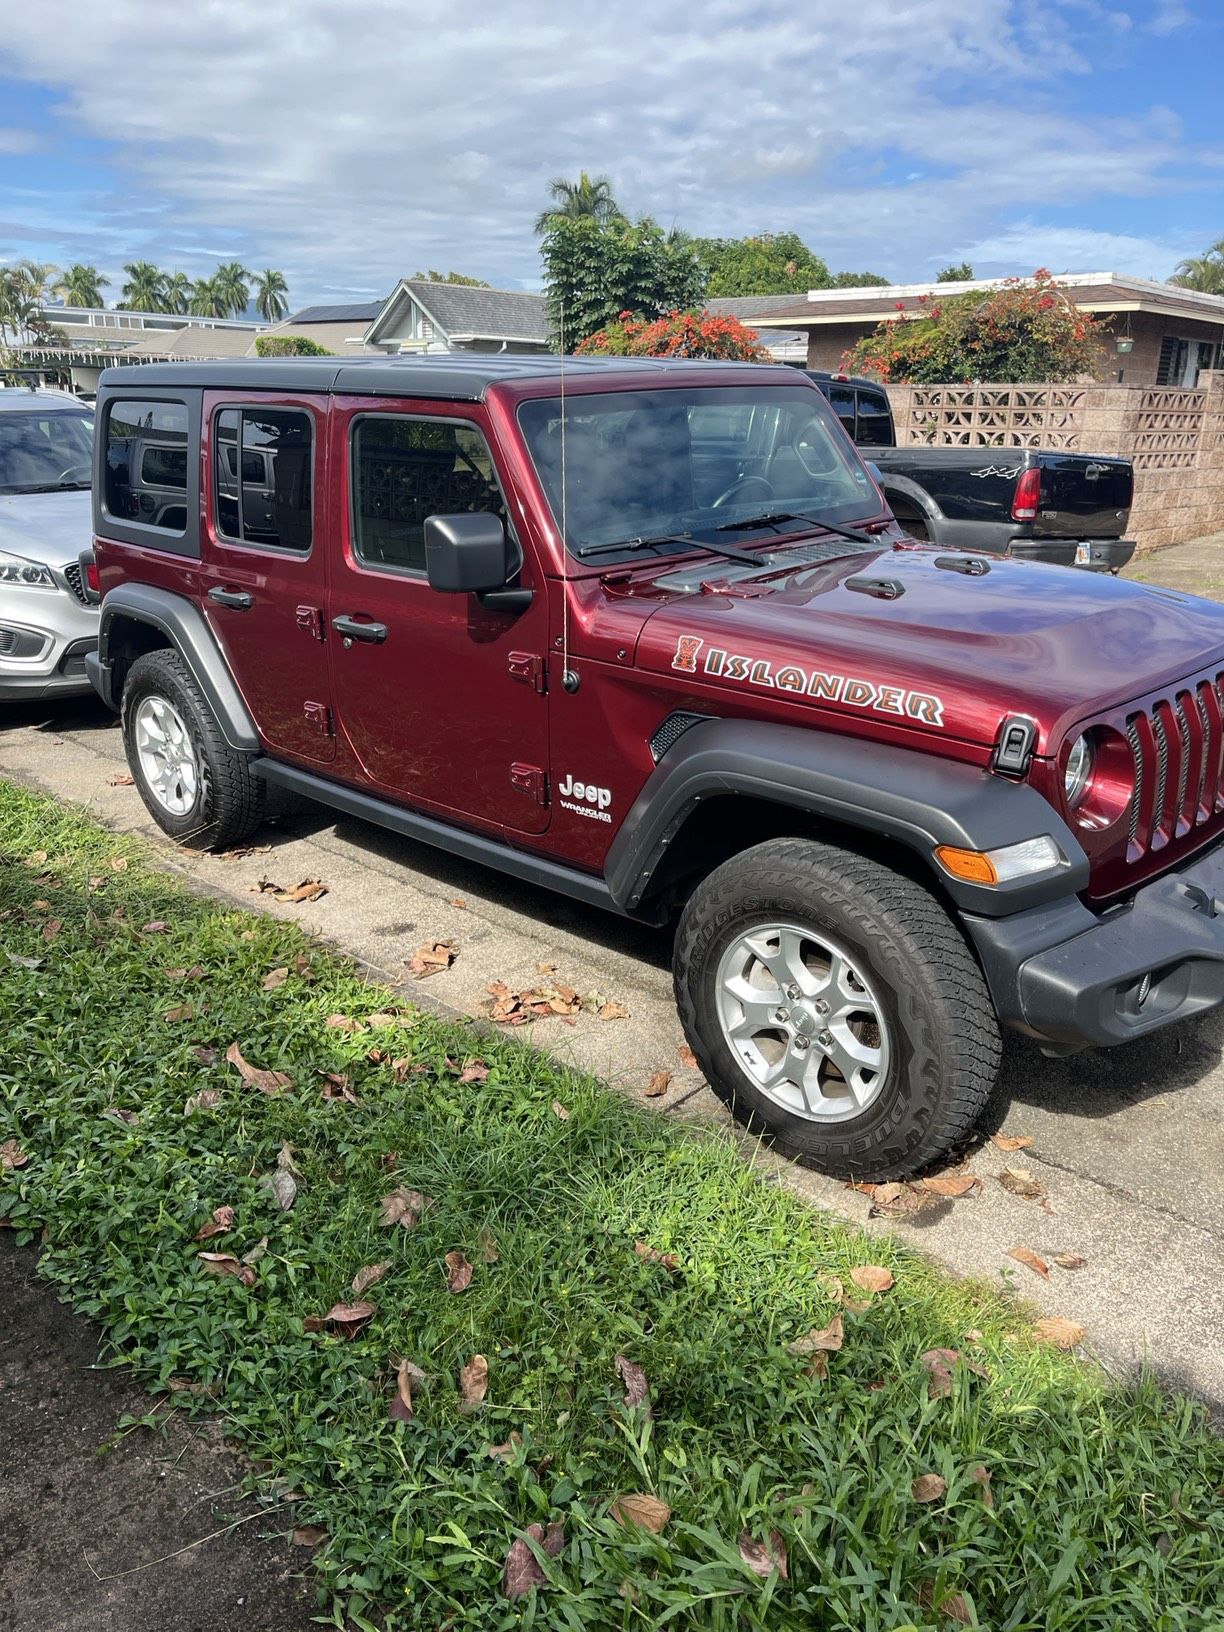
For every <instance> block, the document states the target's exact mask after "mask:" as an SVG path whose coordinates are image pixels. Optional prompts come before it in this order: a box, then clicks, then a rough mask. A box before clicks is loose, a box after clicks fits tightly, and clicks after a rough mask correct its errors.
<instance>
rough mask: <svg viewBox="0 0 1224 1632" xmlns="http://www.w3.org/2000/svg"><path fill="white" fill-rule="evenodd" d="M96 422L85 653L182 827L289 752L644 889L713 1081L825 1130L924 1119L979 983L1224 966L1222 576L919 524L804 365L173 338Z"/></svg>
mask: <svg viewBox="0 0 1224 1632" xmlns="http://www.w3.org/2000/svg"><path fill="white" fill-rule="evenodd" d="M96 458H97V468H96V474H95V482H94V495H95V505H96V514H95V523H94V529H95V534H96V539H95V551H96V566H95V568H94V573H95V581H96V582H97V583H98V585H99V587H100V590H101V594H102V612H101V630H100V642H99V648H98V652H97V655H96V657H94V658H92V659H91V661H90V669H91V673H92V677H93V681H94V684H95V685H96V687H97V689H98V691H99V692H100V694H101V695H102V697H103V698H105V699H106V701H107V702H108V703H110V704H111V706H112V707H114V708H116V709H119V710H121V712H122V716H123V729H124V738H125V741H126V745H127V753H128V760H129V763H130V765H131V769H132V775H133V776H134V778H135V780H136V783H137V786H138V787H139V789H140V793H141V795H142V797H143V799H144V801H145V803H146V805H147V806H148V808H149V810H150V811H151V812H152V814H153V816H154V818H155V819H156V820H157V822H158V823H159V824H160V825H161V827H162V828H163V829H164V830H165V831H166V832H167V833H170V834H172V835H173V836H175V837H176V838H179V839H182V840H185V841H186V840H189V841H190V842H191V843H193V844H196V845H214V846H218V847H223V846H227V845H232V844H234V843H235V842H236V841H237V840H239V839H241V838H242V837H244V836H245V835H246V834H248V833H249V832H250V831H251V830H252V829H253V828H254V827H255V826H256V825H257V824H258V822H259V820H260V814H261V810H262V808H263V802H264V793H265V788H266V785H267V784H269V783H274V784H279V785H281V786H282V787H285V788H289V789H292V790H296V791H298V792H300V793H303V794H307V795H310V796H311V797H313V798H315V799H318V800H322V801H323V802H325V803H326V804H328V805H331V806H333V807H335V808H337V809H339V810H341V811H344V812H346V813H348V814H350V815H356V816H361V817H364V818H366V819H368V820H370V821H372V822H378V823H381V824H382V825H384V826H386V827H389V828H392V829H394V830H395V831H397V832H400V833H403V834H407V835H409V836H411V837H412V838H414V839H419V840H424V841H426V842H428V843H431V844H435V845H438V846H440V847H441V848H443V849H445V850H449V851H451V852H453V853H456V854H459V855H461V856H464V857H467V858H469V859H474V860H478V861H482V862H485V863H487V864H488V865H489V866H492V867H497V868H501V869H503V870H504V871H506V872H509V873H512V874H514V875H516V876H517V877H519V878H521V879H525V880H529V881H531V882H533V883H537V884H540V885H544V886H547V887H549V888H551V889H554V890H559V891H562V892H563V893H565V894H567V895H570V896H573V897H575V898H577V899H578V900H580V901H584V902H587V903H590V904H592V905H597V906H601V907H605V908H608V909H610V910H612V911H615V912H620V913H624V914H628V915H630V916H633V917H636V918H639V919H643V920H645V921H647V922H649V923H653V924H659V925H662V924H667V923H669V922H670V921H672V919H673V917H675V918H676V919H677V920H678V921H677V923H676V929H675V959H674V968H675V989H676V999H677V1003H678V1005H679V1009H680V1015H681V1018H682V1020H683V1023H684V1029H685V1033H686V1035H687V1036H688V1039H689V1041H690V1043H691V1044H692V1047H693V1049H694V1052H695V1053H696V1056H697V1059H698V1061H699V1062H700V1064H701V1067H702V1069H703V1071H704V1072H705V1074H706V1076H707V1077H708V1079H709V1081H710V1083H711V1085H712V1086H713V1087H714V1089H715V1091H716V1092H717V1093H718V1094H719V1095H720V1096H721V1097H722V1098H723V1099H724V1100H725V1101H726V1103H727V1104H728V1105H729V1106H731V1107H732V1108H733V1110H734V1111H735V1113H736V1115H737V1116H739V1117H741V1118H742V1119H743V1120H744V1121H745V1122H747V1123H748V1124H749V1125H750V1126H752V1127H753V1128H756V1129H758V1130H760V1131H762V1132H766V1133H768V1134H770V1135H772V1136H773V1137H774V1138H775V1139H777V1141H778V1142H779V1143H780V1144H781V1146H782V1147H783V1148H784V1149H786V1150H788V1151H790V1152H792V1153H795V1154H798V1155H800V1156H802V1157H804V1158H806V1159H808V1160H809V1161H811V1162H813V1163H814V1164H815V1165H817V1166H819V1167H821V1168H823V1169H825V1170H826V1171H828V1172H832V1173H838V1174H849V1175H866V1176H881V1175H903V1174H907V1173H912V1172H914V1171H915V1170H918V1169H921V1168H923V1167H924V1166H926V1165H928V1164H930V1163H931V1162H933V1161H935V1160H936V1159H937V1158H938V1157H940V1156H941V1155H942V1154H943V1153H945V1152H946V1151H947V1150H948V1148H949V1147H950V1146H951V1145H953V1144H955V1143H956V1141H958V1140H959V1139H961V1138H962V1137H963V1136H964V1135H965V1134H966V1133H967V1132H968V1130H969V1129H970V1127H971V1126H972V1125H973V1122H974V1120H975V1118H976V1117H977V1116H978V1114H979V1112H980V1111H981V1109H982V1107H983V1105H984V1104H985V1102H986V1099H987V1097H988V1095H989V1093H990V1090H991V1085H992V1083H993V1082H994V1079H995V1073H996V1068H997V1064H998V1059H999V1028H1000V1025H1001V1024H1002V1025H1006V1026H1011V1027H1014V1028H1015V1029H1017V1030H1019V1031H1022V1032H1024V1033H1027V1034H1028V1035H1029V1036H1031V1037H1034V1038H1035V1039H1037V1041H1038V1042H1039V1043H1040V1044H1041V1045H1042V1046H1043V1047H1044V1048H1045V1049H1047V1050H1048V1051H1049V1052H1051V1053H1063V1052H1069V1051H1071V1050H1074V1049H1077V1048H1082V1047H1085V1046H1088V1045H1099V1044H1108V1043H1118V1042H1122V1041H1124V1040H1126V1039H1128V1038H1132V1037H1136V1036H1139V1035H1141V1034H1142V1033H1144V1032H1147V1031H1150V1030H1151V1029H1152V1028H1153V1027H1156V1026H1160V1025H1164V1024H1166V1023H1167V1022H1169V1021H1171V1020H1175V1019H1179V1018H1181V1017H1182V1016H1185V1015H1189V1014H1193V1013H1196V1012H1198V1011H1200V1010H1202V1009H1205V1008H1208V1007H1211V1006H1213V1005H1215V1004H1217V1003H1219V1002H1220V1001H1221V999H1222V998H1224V961H1222V960H1224V917H1221V916H1219V898H1220V897H1221V896H1224V847H1222V846H1221V843H1220V840H1221V836H1222V835H1224V776H1222V755H1224V690H1222V689H1221V687H1222V682H1224V609H1222V608H1219V607H1216V606H1214V605H1209V604H1207V603H1206V602H1203V601H1199V600H1196V599H1194V598H1192V597H1186V596H1182V595H1172V594H1168V593H1166V592H1164V591H1154V590H1150V589H1147V588H1144V587H1143V586H1141V585H1138V584H1134V583H1122V582H1114V581H1101V580H1099V579H1095V578H1091V577H1088V576H1086V575H1081V574H1075V573H1069V572H1066V571H1065V570H1063V569H1061V568H1058V567H1048V566H1039V565H1030V564H1025V563H1021V562H1014V561H1008V560H1000V559H998V558H990V559H988V558H987V557H986V556H984V555H976V554H974V553H973V552H972V551H968V552H967V551H965V550H963V549H962V550H958V551H956V552H943V551H940V550H939V549H932V548H930V547H925V546H917V545H914V544H912V543H910V542H908V541H906V540H904V539H903V538H902V535H901V533H900V530H899V529H898V527H897V525H896V523H895V522H894V520H893V518H892V517H891V515H890V514H889V511H888V509H887V506H886V505H885V503H884V501H883V499H882V497H881V494H880V492H879V489H878V488H877V487H876V485H875V483H874V481H873V480H872V478H871V476H870V474H869V473H868V471H867V470H866V469H865V467H864V466H863V464H862V462H861V460H860V459H859V457H858V455H857V453H856V452H855V450H854V447H853V446H852V444H851V443H850V441H849V439H848V438H847V437H846V435H845V433H844V432H843V431H842V429H841V428H840V426H839V425H838V423H837V420H836V418H835V416H834V414H833V412H832V410H831V409H830V407H829V405H828V404H827V402H826V401H825V399H824V398H823V396H822V395H821V394H820V392H819V391H817V390H816V389H815V387H814V386H812V385H811V384H810V383H809V382H808V381H807V380H805V379H803V378H802V377H800V376H798V375H796V373H794V372H793V371H791V370H788V369H785V368H769V367H761V366H757V365H742V364H703V363H654V362H636V363H629V362H616V361H607V360H598V361H594V360H592V361H578V360H565V361H564V362H562V361H561V360H559V359H557V358H555V357H538V358H516V357H497V356H488V357H475V356H473V357H466V358H463V359H458V358H444V359H433V358H424V359H386V360H383V359H370V360H360V361H358V360H352V361H349V360H344V359H339V358H327V359H317V360H315V359H310V360H306V359H299V360H293V361H286V362H279V361H278V362H273V361H266V362H236V363H207V364H185V365H182V366H180V365H176V364H158V365H153V366H150V367H146V368H142V369H140V370H135V369H120V370H112V371H108V372H107V373H105V374H104V375H103V377H102V383H101V389H100V392H99V396H98V435H97V454H96ZM542 910H543V909H542Z"/></svg>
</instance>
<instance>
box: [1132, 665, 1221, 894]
mask: <svg viewBox="0 0 1224 1632" xmlns="http://www.w3.org/2000/svg"><path fill="white" fill-rule="evenodd" d="M1126 736H1127V740H1128V741H1129V743H1130V749H1131V754H1132V756H1133V757H1134V761H1135V786H1134V792H1133V793H1132V795H1131V802H1130V809H1129V811H1128V812H1127V858H1126V859H1127V860H1128V861H1129V862H1137V861H1140V860H1142V859H1143V858H1144V857H1146V856H1150V855H1151V854H1152V853H1153V852H1154V851H1157V850H1163V849H1164V848H1165V846H1166V845H1169V844H1173V843H1175V842H1176V841H1177V840H1178V839H1181V838H1184V837H1185V836H1186V835H1187V834H1190V833H1192V832H1193V831H1194V830H1195V829H1196V828H1205V827H1207V826H1208V824H1211V823H1214V822H1215V819H1216V818H1217V817H1218V816H1219V815H1220V814H1221V813H1222V812H1224V674H1217V675H1214V676H1211V677H1208V678H1204V679H1197V680H1189V681H1185V682H1183V683H1182V684H1181V685H1180V686H1178V687H1177V688H1175V689H1174V690H1172V691H1171V692H1169V693H1167V694H1166V695H1165V696H1163V697H1158V698H1156V699H1155V700H1154V701H1152V702H1150V703H1149V704H1148V705H1147V706H1146V707H1145V708H1143V709H1142V710H1141V711H1140V712H1139V713H1133V714H1129V715H1128V716H1127V719H1126Z"/></svg>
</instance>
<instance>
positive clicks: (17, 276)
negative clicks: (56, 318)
mask: <svg viewBox="0 0 1224 1632" xmlns="http://www.w3.org/2000/svg"><path fill="white" fill-rule="evenodd" d="M55 271H56V269H55V267H53V266H46V265H44V264H43V263H42V262H41V261H29V260H25V261H18V262H17V263H16V265H14V266H0V352H2V351H4V350H5V349H6V348H7V347H8V346H11V345H16V344H18V343H19V342H21V341H27V340H28V341H41V342H43V343H44V344H50V343H51V342H52V341H54V340H55V339H57V338H59V336H58V334H57V331H56V330H55V329H53V328H52V326H51V324H50V323H49V322H48V321H47V319H46V318H45V317H43V316H42V313H41V311H40V307H41V306H42V303H43V301H44V300H45V299H46V296H47V289H48V285H49V282H50V279H51V278H52V277H53V276H54V274H55ZM0 361H3V358H2V357H0Z"/></svg>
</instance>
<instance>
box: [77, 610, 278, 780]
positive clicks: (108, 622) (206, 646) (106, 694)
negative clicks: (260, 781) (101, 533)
mask: <svg viewBox="0 0 1224 1632" xmlns="http://www.w3.org/2000/svg"><path fill="white" fill-rule="evenodd" d="M124 622H134V623H144V624H151V625H152V627H153V628H155V629H158V630H160V631H161V633H162V634H163V635H165V637H166V640H167V641H168V643H169V644H170V645H171V646H172V647H173V648H174V650H175V651H176V652H177V653H178V655H179V656H180V657H181V658H182V660H183V662H184V663H186V665H187V667H188V668H189V669H190V670H191V674H192V678H193V679H194V680H195V682H196V684H197V685H198V686H199V688H200V690H201V691H202V692H203V693H204V696H205V698H206V699H207V701H208V705H209V707H210V708H211V709H212V711H213V714H214V715H215V716H216V719H217V723H218V725H219V726H220V727H221V732H222V734H223V736H224V737H225V740H226V742H228V743H229V745H230V747H231V748H234V749H236V750H238V752H240V753H246V754H253V753H258V752H259V746H260V745H259V733H258V732H257V731H256V729H255V722H254V720H253V719H252V718H251V714H250V710H249V709H248V708H247V706H246V703H245V702H244V701H243V698H242V693H241V692H240V691H239V690H238V687H237V686H236V685H235V684H234V678H233V676H232V674H231V673H230V670H229V665H228V663H227V662H226V660H225V656H224V654H223V653H222V651H221V648H220V647H219V646H218V644H217V639H216V636H215V635H214V634H213V632H212V630H211V629H210V628H209V627H208V623H207V621H206V620H205V617H204V614H203V613H202V612H201V611H200V609H199V607H198V606H196V604H195V602H194V601H189V600H188V599H187V597H186V596H185V595H176V594H174V592H173V591H172V590H168V589H158V588H156V587H154V586H153V585H151V584H120V585H119V586H118V587H117V588H116V589H112V590H110V591H109V592H108V593H107V595H106V596H105V598H104V599H103V602H102V610H101V613H100V624H99V630H98V653H97V663H96V666H95V667H94V668H92V669H91V671H90V672H91V678H92V679H93V682H94V685H95V687H96V688H97V690H98V691H99V692H100V693H101V695H102V698H103V701H104V702H106V703H108V704H109V705H110V707H111V708H114V709H117V708H118V707H119V703H120V701H121V699H120V698H118V697H116V696H115V695H114V676H113V672H112V671H113V661H112V656H111V647H112V641H113V639H114V636H115V634H116V632H117V631H118V630H120V629H121V628H122V626H123V624H124Z"/></svg>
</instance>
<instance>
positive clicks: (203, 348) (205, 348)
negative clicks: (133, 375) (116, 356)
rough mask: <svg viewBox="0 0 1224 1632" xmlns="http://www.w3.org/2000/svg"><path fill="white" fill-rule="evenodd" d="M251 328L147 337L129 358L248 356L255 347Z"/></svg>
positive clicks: (129, 350)
mask: <svg viewBox="0 0 1224 1632" xmlns="http://www.w3.org/2000/svg"><path fill="white" fill-rule="evenodd" d="M254 342H255V337H254V336H253V335H252V333H251V331H250V329H172V330H169V331H165V330H163V331H162V332H161V333H160V334H158V333H153V334H147V335H146V336H145V337H144V339H143V340H141V341H140V343H139V344H138V345H135V346H129V347H128V348H127V350H126V351H125V352H124V354H123V355H124V356H125V357H245V356H246V355H247V354H248V352H249V351H250V350H251V347H252V346H253V345H254Z"/></svg>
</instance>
